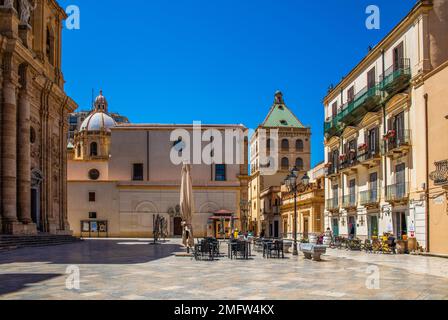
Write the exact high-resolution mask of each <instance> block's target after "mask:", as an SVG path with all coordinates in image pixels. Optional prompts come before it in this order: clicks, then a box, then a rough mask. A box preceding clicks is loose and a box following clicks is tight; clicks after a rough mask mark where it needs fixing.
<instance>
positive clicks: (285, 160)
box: [282, 158, 289, 170]
mask: <svg viewBox="0 0 448 320" xmlns="http://www.w3.org/2000/svg"><path fill="white" fill-rule="evenodd" d="M282 170H289V159H288V158H283V159H282Z"/></svg>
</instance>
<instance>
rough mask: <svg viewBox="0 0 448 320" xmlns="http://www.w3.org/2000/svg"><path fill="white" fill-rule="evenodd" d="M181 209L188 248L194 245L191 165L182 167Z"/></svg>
mask: <svg viewBox="0 0 448 320" xmlns="http://www.w3.org/2000/svg"><path fill="white" fill-rule="evenodd" d="M180 210H181V214H182V227H183V232H182V242H183V245H184V246H185V247H187V249H189V248H192V247H194V237H193V223H192V220H193V210H194V201H193V184H192V180H191V165H189V164H184V165H183V167H182V181H181V186H180Z"/></svg>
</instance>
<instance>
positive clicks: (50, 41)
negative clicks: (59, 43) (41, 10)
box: [45, 26, 54, 65]
mask: <svg viewBox="0 0 448 320" xmlns="http://www.w3.org/2000/svg"><path fill="white" fill-rule="evenodd" d="M46 40H47V41H46V48H45V49H46V50H45V52H46V54H47V58H48V62H49V63H50V64H51V65H54V35H53V32H52V31H51V29H50V27H49V26H48V27H47V39H46Z"/></svg>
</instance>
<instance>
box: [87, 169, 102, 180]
mask: <svg viewBox="0 0 448 320" xmlns="http://www.w3.org/2000/svg"><path fill="white" fill-rule="evenodd" d="M99 178H100V172H99V171H98V170H97V169H92V170H90V171H89V179H90V180H98V179H99Z"/></svg>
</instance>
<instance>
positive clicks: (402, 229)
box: [394, 212, 408, 240]
mask: <svg viewBox="0 0 448 320" xmlns="http://www.w3.org/2000/svg"><path fill="white" fill-rule="evenodd" d="M394 234H395V236H396V237H397V239H400V240H401V239H403V236H406V235H407V234H408V221H407V216H406V213H404V212H395V213H394Z"/></svg>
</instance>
